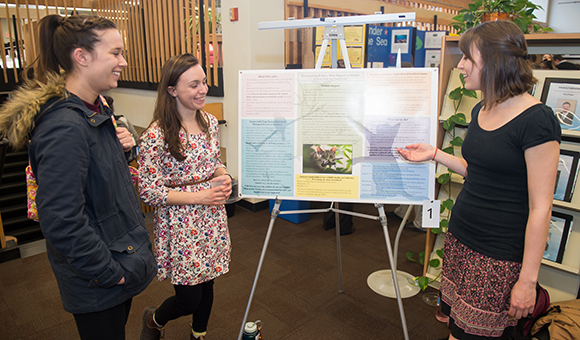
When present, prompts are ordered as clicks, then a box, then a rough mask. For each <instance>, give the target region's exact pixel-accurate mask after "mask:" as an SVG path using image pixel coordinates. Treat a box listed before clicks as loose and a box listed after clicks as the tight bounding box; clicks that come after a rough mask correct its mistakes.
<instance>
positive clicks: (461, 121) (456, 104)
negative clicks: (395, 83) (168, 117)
mask: <svg viewBox="0 0 580 340" xmlns="http://www.w3.org/2000/svg"><path fill="white" fill-rule="evenodd" d="M459 79H460V80H461V86H458V87H457V88H455V89H453V90H452V91H451V92H449V99H451V100H452V101H453V115H451V116H450V117H449V118H447V120H445V122H444V123H443V128H444V129H445V134H446V136H447V137H448V139H449V145H447V146H443V147H442V148H441V151H443V152H446V153H448V154H451V155H455V148H456V147H458V148H459V147H461V145H463V138H461V137H460V136H458V135H457V131H456V129H455V128H456V127H457V126H466V125H467V119H466V118H465V114H464V113H461V112H458V111H459V108H460V107H461V101H462V100H463V97H465V96H467V97H471V98H477V93H476V92H475V91H473V90H468V89H466V88H465V78H464V77H463V74H461V73H460V74H459ZM454 173H455V172H454V171H453V170H451V169H449V168H447V172H445V173H443V174H440V175H439V176H438V177H437V182H438V183H439V184H441V188H442V189H443V190H445V192H446V193H447V197H448V198H447V199H446V200H443V201H441V207H440V215H441V216H442V217H443V218H441V219H440V221H439V228H434V229H431V232H432V233H434V234H439V233H441V232H443V231H446V230H447V227H448V226H449V218H450V217H451V210H452V209H453V204H454V200H453V198H452V197H453V196H452V194H451V183H452V181H451V179H452V175H453V174H454ZM435 253H436V254H437V255H438V256H439V257H440V258H441V259H442V258H443V251H442V250H441V249H439V250H437V251H436V252H435ZM406 255H407V259H409V260H411V261H413V262H417V263H420V264H421V265H423V264H424V263H425V252H421V253H419V259H418V260H415V259H414V255H415V254H414V253H412V252H407V254H406ZM439 266H440V260H439V259H433V260H431V261H429V267H432V268H438V267H439ZM438 278H439V275H437V277H436V278H435V279H429V278H427V277H425V276H418V277H415V278H414V279H413V281H414V283H415V284H417V285H418V286H419V287H420V288H421V290H425V288H427V286H428V285H429V284H430V283H431V282H433V281H435V280H437V279H438Z"/></svg>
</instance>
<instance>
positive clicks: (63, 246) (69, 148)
mask: <svg viewBox="0 0 580 340" xmlns="http://www.w3.org/2000/svg"><path fill="white" fill-rule="evenodd" d="M39 32H40V37H39V38H40V49H39V50H40V56H39V63H38V66H37V67H35V70H34V71H35V74H34V76H35V79H34V80H29V81H28V82H27V83H26V84H25V86H24V87H23V88H22V89H20V90H18V91H16V93H15V94H14V96H13V98H14V99H13V100H11V101H9V102H8V103H7V104H6V105H5V106H4V107H3V108H2V110H1V112H0V132H1V133H2V135H5V136H6V137H8V139H9V140H10V142H11V143H12V144H13V146H14V147H16V148H18V147H24V146H25V145H26V143H27V142H28V139H29V138H30V145H29V157H30V165H31V167H32V170H33V173H34V175H35V177H36V181H37V184H38V191H37V194H36V204H37V209H38V216H39V222H40V227H41V229H42V232H43V234H44V236H45V238H46V245H47V253H48V258H49V260H50V263H51V265H52V269H53V272H54V275H55V277H56V280H57V282H58V286H59V290H60V294H61V299H62V303H63V306H64V308H65V310H67V311H68V312H70V313H72V314H73V315H74V318H75V321H76V324H77V328H78V331H79V334H80V337H81V339H83V340H85V339H125V323H126V321H127V317H128V315H129V310H130V307H131V301H132V298H133V296H135V295H137V294H139V293H140V292H141V291H143V290H144V289H145V288H146V287H147V286H148V284H149V283H150V282H151V280H152V279H153V277H155V275H156V273H157V270H156V264H155V259H154V257H153V253H152V251H151V243H150V241H149V234H148V231H147V229H146V228H145V222H144V219H143V212H142V211H141V206H140V203H139V198H138V196H137V193H136V191H135V188H134V187H133V184H132V182H131V177H130V173H129V170H128V167H127V159H126V155H125V152H127V151H130V149H131V148H132V147H133V145H132V143H131V142H129V141H128V140H129V139H130V133H129V132H128V131H127V130H126V129H121V128H117V126H116V124H115V120H114V118H112V115H113V112H112V110H110V109H109V108H108V107H105V106H104V105H103V104H102V102H101V100H100V99H99V93H100V92H102V91H106V90H110V89H111V88H115V87H116V86H117V80H118V78H119V74H120V73H121V71H122V70H123V69H124V68H125V67H126V66H127V63H126V61H125V59H124V58H123V56H122V54H121V51H122V49H123V41H122V39H121V36H120V34H119V32H118V31H117V29H116V27H115V24H114V23H113V22H111V21H109V20H107V19H104V18H100V17H97V16H69V17H67V18H62V17H60V16H58V15H49V16H46V17H44V18H43V19H42V20H41V21H40V22H39ZM127 137H129V138H127Z"/></svg>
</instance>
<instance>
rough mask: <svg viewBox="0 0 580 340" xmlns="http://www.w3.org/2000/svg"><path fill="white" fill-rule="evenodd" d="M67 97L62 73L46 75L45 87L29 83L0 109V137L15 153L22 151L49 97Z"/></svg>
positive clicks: (13, 94)
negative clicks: (36, 118) (6, 141)
mask: <svg viewBox="0 0 580 340" xmlns="http://www.w3.org/2000/svg"><path fill="white" fill-rule="evenodd" d="M66 95H67V92H66V87H65V77H64V74H62V73H61V74H58V75H57V74H49V75H48V77H47V83H46V84H42V83H40V82H35V81H28V82H27V83H25V84H24V85H23V86H22V87H21V88H19V89H18V90H16V91H14V92H13V93H12V95H11V97H12V98H11V99H9V100H7V101H6V102H5V103H4V105H2V107H0V137H6V138H8V141H9V142H10V145H11V146H12V147H13V148H14V149H16V150H19V149H23V148H25V147H26V144H27V143H28V139H29V138H30V133H31V132H32V130H33V129H34V124H35V117H36V115H37V114H38V113H39V111H40V109H41V108H42V106H43V105H44V104H46V102H48V101H49V100H50V99H51V98H54V97H64V96H66Z"/></svg>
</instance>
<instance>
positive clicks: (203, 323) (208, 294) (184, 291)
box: [155, 280, 213, 333]
mask: <svg viewBox="0 0 580 340" xmlns="http://www.w3.org/2000/svg"><path fill="white" fill-rule="evenodd" d="M173 289H174V290H175V295H174V296H172V297H170V298H168V299H167V300H165V301H164V302H163V303H162V304H161V306H159V308H157V310H156V311H155V321H156V322H157V323H158V324H159V325H165V324H166V323H167V322H169V321H170V320H175V319H177V318H178V317H180V316H184V315H190V314H192V328H193V330H194V331H195V332H199V333H202V332H205V331H206V330H207V322H208V321H209V315H210V314H211V306H212V304H213V280H211V281H207V282H204V283H200V284H198V285H195V286H185V285H174V286H173Z"/></svg>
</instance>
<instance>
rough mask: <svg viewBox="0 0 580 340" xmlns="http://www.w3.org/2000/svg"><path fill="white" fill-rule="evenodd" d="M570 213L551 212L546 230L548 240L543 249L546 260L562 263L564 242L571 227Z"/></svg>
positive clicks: (564, 248)
mask: <svg viewBox="0 0 580 340" xmlns="http://www.w3.org/2000/svg"><path fill="white" fill-rule="evenodd" d="M572 219H573V217H572V215H567V214H562V213H559V212H556V211H553V212H552V218H551V219H550V231H549V232H548V242H546V248H545V250H544V258H545V259H546V260H550V261H554V262H557V263H562V258H563V257H564V250H566V242H567V241H568V235H569V234H570V229H571V228H572V223H573V221H572Z"/></svg>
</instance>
